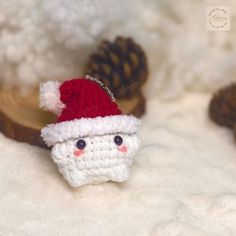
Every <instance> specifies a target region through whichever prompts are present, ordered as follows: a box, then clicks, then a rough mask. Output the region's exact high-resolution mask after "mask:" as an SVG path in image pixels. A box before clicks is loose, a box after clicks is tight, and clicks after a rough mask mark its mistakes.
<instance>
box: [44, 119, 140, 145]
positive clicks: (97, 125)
mask: <svg viewBox="0 0 236 236" xmlns="http://www.w3.org/2000/svg"><path fill="white" fill-rule="evenodd" d="M140 125H141V120H140V119H137V118H136V117H134V116H132V115H129V116H128V115H113V116H105V117H96V118H81V119H74V120H71V121H65V122H60V123H56V124H49V125H47V126H46V127H45V128H43V129H42V130H41V136H42V138H43V140H44V141H45V142H46V143H47V145H48V146H52V145H54V144H56V143H58V142H64V141H65V140H67V139H70V138H78V137H84V136H94V135H103V134H110V133H119V132H123V133H126V134H133V133H137V131H138V129H139V127H140Z"/></svg>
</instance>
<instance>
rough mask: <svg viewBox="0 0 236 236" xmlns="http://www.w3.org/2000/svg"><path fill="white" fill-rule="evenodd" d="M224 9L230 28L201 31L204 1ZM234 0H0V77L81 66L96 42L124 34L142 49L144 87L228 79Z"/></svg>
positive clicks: (168, 91)
mask: <svg viewBox="0 0 236 236" xmlns="http://www.w3.org/2000/svg"><path fill="white" fill-rule="evenodd" d="M222 4H223V5H226V6H229V7H230V9H231V31H230V32H208V31H206V27H205V11H206V7H207V6H212V5H222ZM235 25H236V2H235V1H234V0H225V1H224V3H222V1H218V0H208V1H203V0H191V1H187V0H180V1H178V3H176V1H174V0H166V1H163V0H159V1H156V0H152V1H145V0H136V1H135V0H129V1H127V0H121V1H109V0H99V1H98V0H90V1H88V0H80V1H77V0H67V1H64V0H50V1H48V0H42V1H35V0H8V1H5V0H1V1H0V71H1V76H0V77H1V80H4V81H7V82H8V83H13V84H16V83H17V84H20V85H21V86H22V85H24V86H25V87H29V86H32V85H33V84H35V83H38V82H39V81H42V80H48V79H66V78H68V77H71V76H77V75H79V74H81V73H83V66H84V64H85V63H86V61H87V59H88V56H89V55H90V53H91V52H93V51H94V50H95V48H96V47H97V45H98V44H99V42H100V41H101V40H102V39H104V38H108V39H113V38H114V37H115V36H117V35H124V36H132V37H134V38H135V40H136V41H137V42H139V43H140V44H141V45H142V46H143V47H144V49H145V51H146V52H147V56H148V60H149V65H150V75H151V76H150V81H149V84H148V85H147V88H146V89H147V90H148V94H149V95H151V96H153V95H155V94H158V95H159V96H160V97H162V98H174V97H176V96H178V95H180V94H182V93H183V91H184V90H185V89H186V88H191V89H201V90H208V91H212V90H214V89H216V88H217V87H220V86H222V85H223V84H226V83H229V82H230V81H236V79H235V78H236V76H235V74H236V73H235V69H234V68H235V67H236V46H235V41H236V27H235Z"/></svg>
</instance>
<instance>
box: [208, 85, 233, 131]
mask: <svg viewBox="0 0 236 236" xmlns="http://www.w3.org/2000/svg"><path fill="white" fill-rule="evenodd" d="M209 115H210V117H211V119H212V120H213V121H215V122H216V123H217V124H219V125H223V126H227V127H230V128H233V127H234V126H235V124H236V84H231V85H230V86H228V87H226V88H223V89H221V90H219V91H218V92H217V93H216V94H215V95H214V96H213V98H212V100H211V102H210V106H209Z"/></svg>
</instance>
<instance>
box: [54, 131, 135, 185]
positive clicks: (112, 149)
mask: <svg viewBox="0 0 236 236" xmlns="http://www.w3.org/2000/svg"><path fill="white" fill-rule="evenodd" d="M115 135H117V134H108V135H101V136H93V137H86V138H83V140H84V141H85V142H86V147H85V149H84V151H85V153H84V154H82V156H80V157H76V156H75V155H74V151H75V150H77V148H76V142H77V140H78V139H69V140H66V141H64V142H63V143H57V144H56V145H55V146H54V147H53V149H52V153H51V156H52V159H53V161H54V162H55V163H56V164H57V166H58V169H59V171H60V173H61V174H63V176H64V178H65V179H66V180H67V181H68V182H69V184H70V185H71V186H73V187H79V186H82V185H85V184H95V183H101V182H106V181H109V180H111V181H116V182H122V181H125V180H127V179H128V178H129V175H130V166H131V164H132V162H133V157H134V155H135V154H136V152H137V151H138V148H139V145H140V141H139V139H138V138H137V136H136V134H132V135H128V134H123V133H119V135H120V136H121V137H122V138H123V144H124V145H126V147H127V152H126V153H123V152H120V151H118V146H117V145H116V144H115V143H114V141H113V140H114V137H115Z"/></svg>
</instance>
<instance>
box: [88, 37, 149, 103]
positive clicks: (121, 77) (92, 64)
mask: <svg viewBox="0 0 236 236" xmlns="http://www.w3.org/2000/svg"><path fill="white" fill-rule="evenodd" d="M85 73H86V74H88V75H90V76H92V77H95V78H97V79H98V80H100V81H102V82H103V83H104V84H105V85H106V86H107V87H108V88H109V89H110V90H111V91H112V92H113V93H114V96H115V97H116V98H117V99H121V98H130V97H133V96H134V95H135V94H137V93H138V92H139V91H140V88H141V85H142V84H143V83H144V82H145V81H146V79H147V75H148V69H147V60H146V56H145V53H144V51H143V50H142V48H141V47H140V46H139V45H138V44H137V43H135V42H134V40H133V39H131V38H122V37H117V38H116V39H115V41H114V42H109V41H107V40H104V41H103V42H102V43H101V45H100V46H99V47H98V50H97V51H96V52H95V53H94V54H92V55H91V56H90V58H89V61H88V64H87V66H86V69H85Z"/></svg>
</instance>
